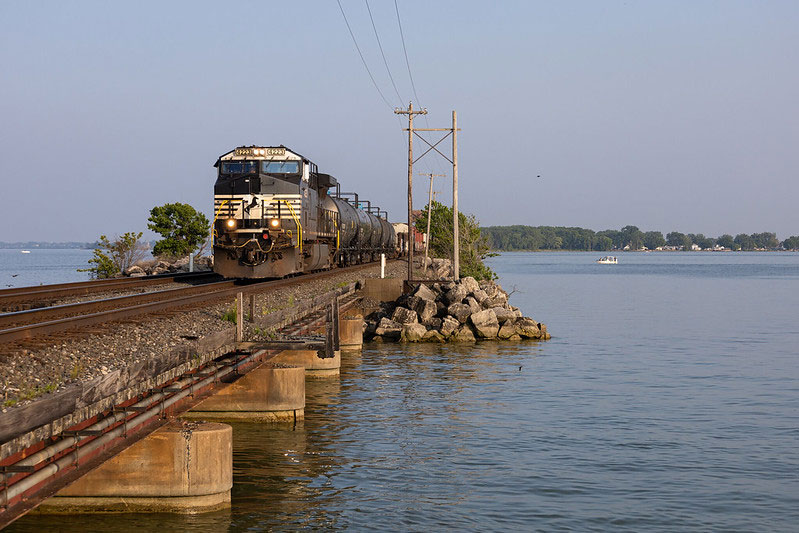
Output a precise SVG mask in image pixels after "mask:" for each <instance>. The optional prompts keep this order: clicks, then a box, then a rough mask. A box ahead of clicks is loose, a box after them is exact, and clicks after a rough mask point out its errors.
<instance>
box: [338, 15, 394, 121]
mask: <svg viewBox="0 0 799 533" xmlns="http://www.w3.org/2000/svg"><path fill="white" fill-rule="evenodd" d="M336 2H337V3H338V8H339V9H340V10H341V16H343V17H344V23H345V24H346V25H347V29H348V30H349V32H350V37H352V42H353V43H355V49H356V50H358V55H359V56H361V62H363V67H364V68H365V69H366V72H367V73H368V74H369V79H370V80H372V85H374V86H375V89H377V92H378V93H379V94H380V98H382V99H383V102H385V104H386V105H387V106H388V107H389V109H393V107H392V105H391V104H390V103H388V99H386V96H385V95H384V94H383V91H381V90H380V87H378V85H377V82H376V81H375V77H374V76H372V71H371V70H369V65H367V64H366V59H364V57H363V53H361V47H360V46H358V41H357V40H356V39H355V34H354V33H352V28H351V27H350V23H349V21H348V20H347V15H346V14H345V13H344V8H343V7H341V0H336ZM367 7H369V5H368V4H367ZM369 16H370V17H371V16H372V14H371V12H370V13H369ZM372 25H374V22H372ZM375 31H377V30H375ZM379 42H380V41H379V40H378V43H379ZM381 52H382V48H381ZM385 59H386V58H385V57H383V60H384V61H385ZM386 68H388V65H386ZM389 76H390V74H389ZM391 82H392V83H393V82H394V80H391ZM394 88H395V89H396V86H395V87H394ZM400 100H402V99H401V98H400Z"/></svg>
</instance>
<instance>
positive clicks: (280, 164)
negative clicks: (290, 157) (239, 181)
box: [261, 161, 300, 176]
mask: <svg viewBox="0 0 799 533" xmlns="http://www.w3.org/2000/svg"><path fill="white" fill-rule="evenodd" d="M261 172H264V173H266V174H283V175H286V174H289V175H295V176H296V175H297V174H299V173H300V162H299V161H262V162H261Z"/></svg>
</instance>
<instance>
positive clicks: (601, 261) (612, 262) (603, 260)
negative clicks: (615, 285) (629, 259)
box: [596, 255, 619, 265]
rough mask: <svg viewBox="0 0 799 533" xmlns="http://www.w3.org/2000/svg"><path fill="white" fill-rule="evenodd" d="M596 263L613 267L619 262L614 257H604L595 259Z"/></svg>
mask: <svg viewBox="0 0 799 533" xmlns="http://www.w3.org/2000/svg"><path fill="white" fill-rule="evenodd" d="M596 262H597V263H599V264H600V265H615V264H617V263H618V262H619V260H618V259H616V256H615V255H606V256H605V257H600V258H599V259H597V260H596Z"/></svg>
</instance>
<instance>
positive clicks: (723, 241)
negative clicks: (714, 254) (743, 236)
mask: <svg viewBox="0 0 799 533" xmlns="http://www.w3.org/2000/svg"><path fill="white" fill-rule="evenodd" d="M716 244H718V245H719V246H723V247H724V248H726V249H727V250H735V239H733V237H732V235H729V234H727V233H725V234H724V235H722V236H721V237H719V238H718V239H716Z"/></svg>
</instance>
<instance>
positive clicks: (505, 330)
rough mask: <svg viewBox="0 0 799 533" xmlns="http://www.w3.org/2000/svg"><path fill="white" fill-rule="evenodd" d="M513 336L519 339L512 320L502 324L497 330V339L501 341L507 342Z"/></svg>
mask: <svg viewBox="0 0 799 533" xmlns="http://www.w3.org/2000/svg"><path fill="white" fill-rule="evenodd" d="M513 336H516V337H518V338H519V339H521V337H519V330H518V328H517V327H516V324H515V321H513V320H510V321H508V322H505V323H504V324H502V326H501V327H500V328H499V331H498V332H497V337H498V338H500V339H503V340H509V339H511V338H512V337H513Z"/></svg>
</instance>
